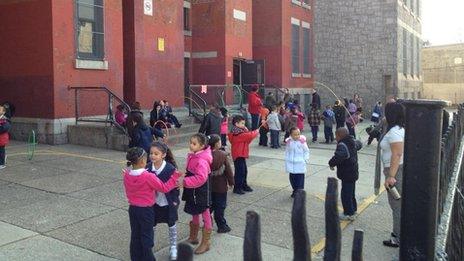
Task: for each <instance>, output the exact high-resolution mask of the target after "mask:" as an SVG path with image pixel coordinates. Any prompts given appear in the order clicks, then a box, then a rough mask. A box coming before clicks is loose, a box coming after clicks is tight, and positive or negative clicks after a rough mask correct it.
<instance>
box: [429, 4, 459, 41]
mask: <svg viewBox="0 0 464 261" xmlns="http://www.w3.org/2000/svg"><path fill="white" fill-rule="evenodd" d="M422 36H423V40H424V41H427V40H428V41H429V42H430V43H431V44H432V45H444V44H453V43H464V0H422Z"/></svg>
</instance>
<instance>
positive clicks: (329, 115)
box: [322, 110, 335, 128]
mask: <svg viewBox="0 0 464 261" xmlns="http://www.w3.org/2000/svg"><path fill="white" fill-rule="evenodd" d="M322 116H323V118H324V127H330V128H332V127H333V124H334V123H335V114H334V112H333V111H332V110H325V111H324V112H323V113H322Z"/></svg>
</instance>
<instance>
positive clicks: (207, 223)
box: [192, 208, 213, 230]
mask: <svg viewBox="0 0 464 261" xmlns="http://www.w3.org/2000/svg"><path fill="white" fill-rule="evenodd" d="M201 216H202V217H203V224H204V227H205V229H208V230H209V229H213V223H212V221H211V213H210V212H209V208H208V209H206V210H205V212H203V213H201ZM192 223H193V224H195V225H200V215H193V216H192Z"/></svg>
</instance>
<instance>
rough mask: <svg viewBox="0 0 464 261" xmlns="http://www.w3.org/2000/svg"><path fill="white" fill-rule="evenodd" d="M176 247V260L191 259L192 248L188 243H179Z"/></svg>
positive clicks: (190, 260)
mask: <svg viewBox="0 0 464 261" xmlns="http://www.w3.org/2000/svg"><path fill="white" fill-rule="evenodd" d="M177 249H178V255H177V260H182V261H193V249H192V247H191V246H190V245H189V244H187V243H184V242H182V243H179V244H178V245H177Z"/></svg>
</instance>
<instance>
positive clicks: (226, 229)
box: [217, 224, 232, 233]
mask: <svg viewBox="0 0 464 261" xmlns="http://www.w3.org/2000/svg"><path fill="white" fill-rule="evenodd" d="M231 230H232V229H231V228H230V227H229V226H228V225H227V224H225V225H224V226H221V227H219V228H218V230H217V232H218V233H229V232H230V231H231Z"/></svg>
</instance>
